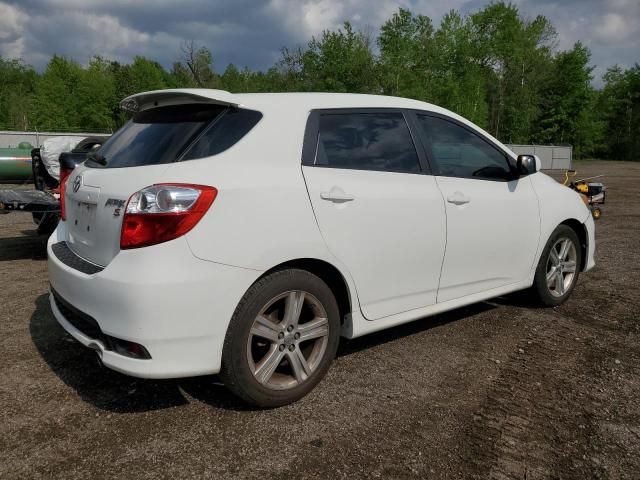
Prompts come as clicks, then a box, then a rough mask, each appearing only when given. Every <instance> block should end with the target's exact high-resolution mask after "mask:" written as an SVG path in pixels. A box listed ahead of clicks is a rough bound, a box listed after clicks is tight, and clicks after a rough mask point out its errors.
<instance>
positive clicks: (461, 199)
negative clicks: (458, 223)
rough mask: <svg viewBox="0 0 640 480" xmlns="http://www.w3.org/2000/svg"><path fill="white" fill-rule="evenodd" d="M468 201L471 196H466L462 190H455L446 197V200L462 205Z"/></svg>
mask: <svg viewBox="0 0 640 480" xmlns="http://www.w3.org/2000/svg"><path fill="white" fill-rule="evenodd" d="M470 201H471V198H469V197H467V196H466V195H464V194H463V193H462V192H455V193H454V194H453V195H449V196H448V197H447V202H449V203H453V204H454V205H464V204H465V203H469V202H470Z"/></svg>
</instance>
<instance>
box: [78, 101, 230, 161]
mask: <svg viewBox="0 0 640 480" xmlns="http://www.w3.org/2000/svg"><path fill="white" fill-rule="evenodd" d="M224 110H225V107H222V106H219V105H202V104H193V105H176V106H169V107H158V108H152V109H150V110H145V111H143V112H140V113H138V114H136V115H135V116H134V117H133V118H132V119H131V120H130V121H129V122H127V123H126V124H125V125H124V126H123V127H122V128H121V129H120V130H118V131H117V132H116V133H114V134H113V135H112V136H111V137H110V138H109V140H107V141H106V142H105V144H104V145H103V146H102V147H101V148H100V149H99V150H98V157H100V158H101V159H104V160H103V163H104V166H105V167H107V168H118V167H137V166H142V165H156V164H160V163H168V162H173V161H175V160H177V159H178V157H179V156H180V155H181V154H182V152H183V150H184V149H185V148H186V147H187V146H188V145H189V144H190V143H191V142H192V141H193V140H194V139H195V138H196V137H197V136H198V134H200V132H202V131H203V130H204V129H205V127H206V126H207V125H209V124H210V123H211V121H212V120H214V119H215V118H216V117H218V115H220V114H221V113H222V112H223V111H224ZM87 163H88V166H98V165H97V164H96V163H95V162H87Z"/></svg>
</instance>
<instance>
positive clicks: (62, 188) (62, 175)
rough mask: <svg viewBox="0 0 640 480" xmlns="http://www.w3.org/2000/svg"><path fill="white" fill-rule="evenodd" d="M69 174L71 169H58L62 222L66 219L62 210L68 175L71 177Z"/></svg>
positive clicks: (63, 209)
mask: <svg viewBox="0 0 640 480" xmlns="http://www.w3.org/2000/svg"><path fill="white" fill-rule="evenodd" d="M71 172H73V169H71V168H62V167H61V168H60V219H61V220H63V221H64V220H66V219H67V214H66V212H65V208H64V193H65V190H66V189H67V179H68V178H69V175H71Z"/></svg>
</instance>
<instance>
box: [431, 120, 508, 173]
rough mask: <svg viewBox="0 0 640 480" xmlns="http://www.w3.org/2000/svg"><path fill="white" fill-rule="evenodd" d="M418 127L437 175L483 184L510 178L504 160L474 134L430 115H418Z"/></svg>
mask: <svg viewBox="0 0 640 480" xmlns="http://www.w3.org/2000/svg"><path fill="white" fill-rule="evenodd" d="M418 124H419V125H420V128H421V129H422V131H423V132H424V135H425V137H426V138H427V142H428V144H429V145H430V147H431V155H432V156H433V159H434V160H435V162H436V163H437V165H438V170H439V172H438V173H439V174H440V175H442V176H445V177H465V178H477V179H484V180H508V179H509V178H510V176H511V172H510V169H509V163H508V161H507V158H506V156H505V155H504V154H503V153H501V152H500V151H498V150H497V149H495V148H494V147H493V146H491V145H489V144H488V143H487V142H486V141H484V140H483V139H482V138H480V137H479V136H478V135H476V134H475V133H473V132H471V131H469V130H467V129H466V128H463V127H461V126H459V125H457V124H455V123H453V122H450V121H448V120H444V119H442V118H438V117H432V116H429V115H418Z"/></svg>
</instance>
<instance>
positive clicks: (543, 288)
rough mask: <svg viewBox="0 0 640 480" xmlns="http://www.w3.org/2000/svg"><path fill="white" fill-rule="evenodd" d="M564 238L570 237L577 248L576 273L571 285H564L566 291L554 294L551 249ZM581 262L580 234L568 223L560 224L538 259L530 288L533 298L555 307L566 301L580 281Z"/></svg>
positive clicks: (546, 305)
mask: <svg viewBox="0 0 640 480" xmlns="http://www.w3.org/2000/svg"><path fill="white" fill-rule="evenodd" d="M562 239H568V240H569V241H570V242H571V243H572V244H573V248H574V249H575V256H576V259H575V264H576V265H575V274H574V275H573V277H572V279H571V281H570V283H569V285H568V286H566V287H563V288H564V291H563V293H562V294H558V293H556V294H554V293H552V290H551V288H550V287H549V285H548V282H547V274H548V271H549V266H550V262H552V260H551V259H550V256H551V249H552V248H554V246H555V245H557V243H558V242H559V241H561V240H562ZM581 262H582V247H581V246H580V240H579V239H578V235H577V234H576V232H575V231H574V230H573V229H572V228H571V227H569V226H567V225H559V226H558V227H557V228H556V229H555V230H554V231H553V233H552V234H551V236H550V237H549V240H548V241H547V244H546V245H545V247H544V250H543V251H542V255H541V256H540V260H539V261H538V266H537V268H536V273H535V277H534V281H533V286H532V287H531V290H530V293H531V296H532V299H533V300H534V301H535V302H536V303H538V304H539V305H541V306H545V307H555V306H558V305H560V304H562V303H564V302H565V301H566V300H567V298H569V296H570V295H571V292H572V291H573V289H574V288H575V286H576V283H577V282H578V276H579V274H580V265H581Z"/></svg>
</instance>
